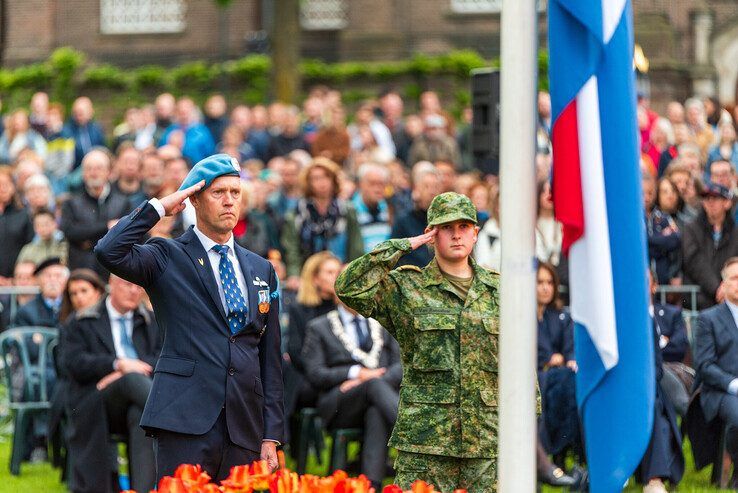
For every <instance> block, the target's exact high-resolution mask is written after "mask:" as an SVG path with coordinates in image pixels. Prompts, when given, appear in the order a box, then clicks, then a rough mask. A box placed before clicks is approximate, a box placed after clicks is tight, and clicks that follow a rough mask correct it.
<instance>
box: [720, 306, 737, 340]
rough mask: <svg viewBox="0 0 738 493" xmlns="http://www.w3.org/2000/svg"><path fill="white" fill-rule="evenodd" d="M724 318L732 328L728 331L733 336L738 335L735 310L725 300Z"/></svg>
mask: <svg viewBox="0 0 738 493" xmlns="http://www.w3.org/2000/svg"><path fill="white" fill-rule="evenodd" d="M723 318H724V319H725V323H726V324H727V326H728V327H729V328H730V330H729V331H728V332H730V335H731V337H734V338H735V337H738V327H736V325H735V319H734V318H733V312H731V311H730V307H729V306H728V304H727V303H725V302H723Z"/></svg>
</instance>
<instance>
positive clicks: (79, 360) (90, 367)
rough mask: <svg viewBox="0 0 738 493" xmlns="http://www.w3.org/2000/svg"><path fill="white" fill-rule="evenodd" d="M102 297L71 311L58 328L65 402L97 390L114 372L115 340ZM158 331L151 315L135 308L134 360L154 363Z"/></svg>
mask: <svg viewBox="0 0 738 493" xmlns="http://www.w3.org/2000/svg"><path fill="white" fill-rule="evenodd" d="M105 299H107V298H103V299H101V300H100V301H99V302H98V303H96V304H95V305H93V306H91V307H90V308H88V309H87V310H83V311H81V312H79V313H75V314H74V315H73V317H72V318H71V319H70V321H69V323H68V324H67V325H66V326H65V327H64V330H62V332H61V333H62V337H63V339H62V341H61V347H62V349H61V353H62V354H61V355H60V357H61V363H62V365H63V370H64V373H65V374H66V375H68V376H69V378H70V380H71V385H70V393H69V401H70V402H72V403H74V402H79V401H80V400H83V399H84V398H85V397H86V395H87V394H89V393H93V392H97V388H96V387H95V384H97V382H98V381H99V380H100V379H101V378H103V377H104V376H105V375H107V374H108V373H111V372H112V371H114V368H113V362H114V361H115V360H116V358H117V356H116V354H115V343H114V342H113V332H112V330H111V328H110V318H109V317H108V310H107V308H106V306H105ZM161 340H162V337H161V333H160V331H159V326H158V325H157V323H156V319H155V318H154V314H153V313H152V312H150V311H148V310H146V309H145V308H143V307H139V308H138V309H137V310H136V312H135V313H134V317H133V333H132V336H131V341H132V342H133V347H134V348H135V349H136V353H137V354H138V359H140V360H141V361H144V362H146V363H148V364H149V365H151V366H152V367H154V366H156V361H157V359H158V357H159V352H160V351H161Z"/></svg>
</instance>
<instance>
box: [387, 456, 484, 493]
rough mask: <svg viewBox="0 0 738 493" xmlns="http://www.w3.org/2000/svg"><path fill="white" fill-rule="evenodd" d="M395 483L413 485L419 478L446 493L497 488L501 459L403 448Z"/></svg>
mask: <svg viewBox="0 0 738 493" xmlns="http://www.w3.org/2000/svg"><path fill="white" fill-rule="evenodd" d="M395 470H396V471H397V475H396V476H395V484H397V485H399V486H400V487H401V488H402V489H410V485H412V484H413V482H414V481H415V480H417V479H422V480H423V481H425V482H426V483H428V484H432V485H433V486H434V487H435V488H436V490H439V491H441V492H442V493H453V491H454V490H456V489H465V490H467V491H468V492H469V493H490V492H494V491H497V459H495V458H488V459H460V458H458V457H447V456H444V455H429V454H416V453H413V452H403V451H402V450H400V451H399V452H398V454H397V460H396V461H395Z"/></svg>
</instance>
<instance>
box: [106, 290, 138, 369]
mask: <svg viewBox="0 0 738 493" xmlns="http://www.w3.org/2000/svg"><path fill="white" fill-rule="evenodd" d="M105 307H106V308H107V309H108V317H109V318H110V331H111V332H112V333H113V345H115V356H116V357H117V358H119V359H120V358H127V357H128V356H127V355H126V352H125V351H124V350H123V343H122V342H121V337H120V336H121V334H120V330H121V327H120V322H119V319H120V318H121V317H123V318H125V319H126V322H125V324H126V333H127V334H128V340H130V341H133V311H129V312H128V313H120V312H118V310H116V309H115V308H113V304H112V303H111V302H110V297H109V296H108V297H107V298H106V299H105Z"/></svg>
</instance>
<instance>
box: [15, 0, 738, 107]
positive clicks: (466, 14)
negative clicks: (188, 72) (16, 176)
mask: <svg viewBox="0 0 738 493" xmlns="http://www.w3.org/2000/svg"><path fill="white" fill-rule="evenodd" d="M274 1H276V0H234V1H233V2H232V4H231V6H230V7H229V8H228V9H227V11H225V13H223V11H221V10H219V8H218V7H217V6H216V4H215V2H214V1H212V0H63V1H61V0H4V2H3V1H1V0H0V3H4V4H5V6H4V10H3V12H4V19H3V20H2V22H0V29H4V31H3V32H2V36H3V37H2V38H0V39H4V40H5V49H4V58H3V59H4V61H5V63H6V64H8V65H18V64H21V63H25V62H29V61H36V60H40V59H44V58H46V56H48V54H49V53H50V52H51V51H52V50H53V49H54V48H56V47H58V46H73V47H74V48H76V49H79V50H82V51H84V52H86V53H87V54H88V55H89V56H90V58H92V59H94V60H98V61H105V62H109V63H117V64H122V65H134V64H140V63H177V62H180V61H183V60H191V59H217V58H222V57H238V56H243V55H245V54H247V53H249V52H254V51H264V50H268V39H267V35H266V33H267V32H268V31H269V26H270V25H271V19H272V18H273V3H274ZM633 3H634V11H635V33H636V42H637V43H639V44H640V45H641V46H642V48H643V51H644V53H645V55H646V57H647V58H648V59H649V61H650V70H649V73H648V80H649V82H650V88H651V96H652V99H653V100H654V102H655V103H656V104H660V103H662V102H664V101H666V100H668V99H671V98H678V99H684V98H686V97H687V96H689V95H692V94H700V95H714V96H717V97H718V98H719V99H720V100H721V102H723V103H725V104H733V103H735V101H736V92H737V91H736V86H737V83H738V1H736V0H633ZM501 4H502V0H301V2H300V5H301V9H302V12H301V24H302V43H301V45H302V53H303V56H305V57H315V58H321V59H324V60H328V61H336V60H393V59H401V58H405V57H408V56H411V55H413V54H415V53H418V52H422V53H429V54H437V53H443V52H445V51H447V50H450V49H454V48H473V49H476V50H478V51H480V52H481V53H483V54H484V55H487V56H494V55H498V54H499V50H500V38H499V32H500V8H501ZM545 10H546V0H539V11H540V12H541V15H540V16H539V19H538V24H539V33H540V36H539V43H540V45H541V46H545V44H546V23H545Z"/></svg>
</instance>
